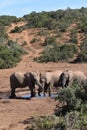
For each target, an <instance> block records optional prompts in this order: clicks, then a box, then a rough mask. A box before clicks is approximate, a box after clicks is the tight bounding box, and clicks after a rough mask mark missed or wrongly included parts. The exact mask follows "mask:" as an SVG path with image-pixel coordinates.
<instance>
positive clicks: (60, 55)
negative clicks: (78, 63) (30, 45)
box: [34, 43, 77, 62]
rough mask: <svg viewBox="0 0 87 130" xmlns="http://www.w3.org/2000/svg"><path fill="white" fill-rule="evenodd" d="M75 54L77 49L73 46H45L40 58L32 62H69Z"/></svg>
mask: <svg viewBox="0 0 87 130" xmlns="http://www.w3.org/2000/svg"><path fill="white" fill-rule="evenodd" d="M76 53H77V47H76V46H75V45H73V44H64V45H57V44H56V43H54V44H53V45H52V44H51V45H49V46H46V48H45V50H44V51H43V52H42V54H41V56H40V57H36V58H35V59H34V60H35V61H38V62H58V61H69V60H70V59H71V58H73V57H74V55H75V54H76Z"/></svg>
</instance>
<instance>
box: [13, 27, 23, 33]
mask: <svg viewBox="0 0 87 130" xmlns="http://www.w3.org/2000/svg"><path fill="white" fill-rule="evenodd" d="M21 32H22V29H21V28H20V27H18V26H15V28H14V29H12V30H11V33H21Z"/></svg>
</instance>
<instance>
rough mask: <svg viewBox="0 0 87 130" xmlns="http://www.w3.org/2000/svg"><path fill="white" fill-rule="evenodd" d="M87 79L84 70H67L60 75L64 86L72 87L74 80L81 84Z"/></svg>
mask: <svg viewBox="0 0 87 130" xmlns="http://www.w3.org/2000/svg"><path fill="white" fill-rule="evenodd" d="M86 80H87V77H86V75H85V74H84V73H83V72H82V71H72V70H65V71H64V72H63V73H62V74H61V76H60V82H61V84H62V87H67V86H69V87H71V86H72V84H73V82H74V81H77V82H78V83H79V84H81V83H84V82H85V81H86Z"/></svg>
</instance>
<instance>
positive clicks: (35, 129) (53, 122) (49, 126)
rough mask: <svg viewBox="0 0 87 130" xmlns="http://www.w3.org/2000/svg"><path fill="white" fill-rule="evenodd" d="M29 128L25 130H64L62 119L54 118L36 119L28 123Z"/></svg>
mask: <svg viewBox="0 0 87 130" xmlns="http://www.w3.org/2000/svg"><path fill="white" fill-rule="evenodd" d="M30 123H31V126H27V127H26V128H25V130H66V129H65V124H64V119H59V118H58V117H56V116H54V115H53V116H44V117H38V118H36V119H34V120H33V122H30Z"/></svg>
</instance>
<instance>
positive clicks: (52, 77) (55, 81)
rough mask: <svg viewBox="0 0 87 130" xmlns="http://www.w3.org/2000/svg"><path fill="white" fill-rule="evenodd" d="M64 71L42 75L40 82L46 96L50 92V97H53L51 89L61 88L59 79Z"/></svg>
mask: <svg viewBox="0 0 87 130" xmlns="http://www.w3.org/2000/svg"><path fill="white" fill-rule="evenodd" d="M61 73H62V71H61V70H57V71H53V72H46V73H45V74H41V75H40V82H41V84H42V86H43V88H44V96H45V93H47V92H48V94H49V96H51V88H52V87H60V86H61V85H60V82H59V77H60V75H61Z"/></svg>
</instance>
